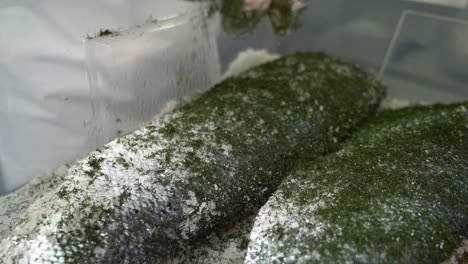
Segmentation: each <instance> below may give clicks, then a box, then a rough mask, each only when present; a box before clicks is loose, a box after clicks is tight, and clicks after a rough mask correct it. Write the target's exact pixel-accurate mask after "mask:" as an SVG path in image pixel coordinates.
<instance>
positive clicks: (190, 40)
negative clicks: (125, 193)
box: [85, 11, 220, 146]
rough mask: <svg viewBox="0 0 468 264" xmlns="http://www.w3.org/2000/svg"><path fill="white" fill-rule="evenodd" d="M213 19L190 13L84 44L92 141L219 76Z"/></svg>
mask: <svg viewBox="0 0 468 264" xmlns="http://www.w3.org/2000/svg"><path fill="white" fill-rule="evenodd" d="M217 21H218V19H216V17H212V18H211V19H206V16H205V14H204V13H203V12H199V11H196V12H189V13H186V14H183V15H178V16H175V17H173V18H167V19H163V20H157V21H155V22H150V23H147V24H146V25H143V26H138V27H135V28H133V29H130V30H126V31H120V32H118V33H114V34H111V35H109V36H103V37H98V38H94V39H91V40H88V41H87V42H86V44H85V45H86V49H87V56H88V73H89V79H90V88H91V98H92V105H93V114H94V118H93V120H94V121H95V123H94V125H93V128H94V129H95V131H93V132H94V135H92V136H91V137H92V138H95V140H96V145H98V146H100V145H103V144H105V143H107V142H109V141H111V140H113V139H114V138H116V137H118V136H121V135H123V134H127V133H130V132H132V131H134V130H135V129H137V128H138V127H139V126H141V125H142V124H143V123H144V122H147V121H149V120H151V119H152V118H153V117H154V115H155V114H158V113H161V112H162V111H163V110H164V109H165V108H169V107H171V105H173V104H174V102H176V101H178V100H180V99H182V98H183V97H190V96H191V95H194V94H196V93H198V92H200V91H202V90H204V89H208V88H209V87H211V86H212V85H213V84H214V83H215V82H216V81H218V80H219V78H220V67H219V58H218V53H217V43H216V32H217Z"/></svg>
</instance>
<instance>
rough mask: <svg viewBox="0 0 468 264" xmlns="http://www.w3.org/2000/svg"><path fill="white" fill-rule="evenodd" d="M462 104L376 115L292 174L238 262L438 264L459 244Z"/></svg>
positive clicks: (464, 154)
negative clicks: (340, 143) (343, 141)
mask: <svg viewBox="0 0 468 264" xmlns="http://www.w3.org/2000/svg"><path fill="white" fill-rule="evenodd" d="M467 108H468V103H461V104H454V105H435V106H423V107H421V106H419V107H413V108H407V109H402V110H396V111H386V112H383V113H381V114H380V116H379V117H377V118H375V119H373V120H372V121H371V122H369V123H367V124H366V125H365V127H363V128H362V129H360V130H358V131H357V132H356V133H355V134H353V136H352V137H351V139H350V140H349V141H348V142H347V144H346V145H345V146H344V147H343V148H342V149H341V150H340V151H338V152H336V153H334V154H331V155H328V156H325V157H323V158H321V159H320V160H316V161H310V162H305V163H304V164H301V165H298V167H297V168H296V169H295V170H294V172H293V173H292V174H291V175H290V176H288V177H287V178H286V180H285V181H284V182H283V183H282V184H281V186H280V187H279V188H278V190H277V192H275V194H274V195H273V196H272V197H271V198H270V200H269V201H268V202H267V204H266V205H265V206H263V207H262V209H261V210H260V213H259V216H258V217H257V219H256V223H255V224H254V228H253V231H252V233H251V239H252V241H251V242H250V245H249V249H248V257H247V259H248V260H247V263H441V262H442V261H444V260H446V259H448V258H449V257H450V255H451V253H452V252H453V250H454V249H455V248H457V247H458V245H459V244H460V242H461V241H462V240H463V238H465V239H466V238H467V237H468V229H467V226H468V222H467V219H468V215H467V213H468V188H467V186H468V162H467V161H468V112H467Z"/></svg>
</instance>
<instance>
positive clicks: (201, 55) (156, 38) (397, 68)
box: [0, 0, 468, 195]
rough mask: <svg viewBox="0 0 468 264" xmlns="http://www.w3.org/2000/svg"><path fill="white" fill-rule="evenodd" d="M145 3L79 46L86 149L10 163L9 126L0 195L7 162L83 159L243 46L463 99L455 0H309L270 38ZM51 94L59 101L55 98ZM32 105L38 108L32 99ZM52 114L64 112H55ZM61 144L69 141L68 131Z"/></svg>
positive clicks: (2, 68)
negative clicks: (319, 55)
mask: <svg viewBox="0 0 468 264" xmlns="http://www.w3.org/2000/svg"><path fill="white" fill-rule="evenodd" d="M129 3H130V2H129ZM203 4H205V3H203ZM149 6H153V7H152V8H150V7H149ZM154 6H155V4H154V3H151V1H143V2H138V3H137V2H131V3H130V4H128V6H127V8H128V10H132V12H134V13H135V14H137V15H135V16H132V17H131V18H129V21H130V22H125V23H122V24H121V25H120V26H119V27H118V28H117V29H118V34H115V35H114V34H111V35H110V36H102V37H99V38H93V39H90V40H86V41H84V42H83V45H82V48H83V49H84V50H85V58H84V61H85V63H84V65H83V67H84V68H85V69H86V70H85V71H86V72H85V78H86V84H85V85H86V89H89V97H86V98H80V100H85V101H86V102H88V103H89V108H88V110H86V111H89V113H90V114H89V116H90V118H89V120H88V119H87V120H83V118H81V115H79V113H77V115H76V117H73V116H72V115H68V116H67V118H68V119H67V122H69V123H76V122H81V123H83V122H84V121H86V122H88V123H87V126H86V127H85V128H82V130H80V131H82V132H80V133H81V134H80V136H82V134H83V133H85V134H86V135H85V136H84V138H81V139H80V140H82V141H87V143H83V144H84V145H86V147H83V148H76V149H73V147H75V146H76V144H75V145H73V144H69V145H67V144H65V143H62V144H61V145H59V147H61V148H63V149H64V152H63V153H56V154H54V155H55V156H53V157H49V160H47V162H42V161H41V159H45V158H44V157H43V156H41V155H39V154H38V152H37V151H36V152H34V151H31V152H25V151H24V150H23V151H22V152H18V155H16V156H15V157H19V158H18V159H17V160H11V158H10V157H13V155H9V153H11V152H15V150H16V149H15V144H13V143H12V142H21V141H26V142H28V141H29V140H30V137H31V135H32V134H33V133H31V132H27V131H26V132H25V131H24V129H27V128H29V129H31V127H33V126H18V125H17V124H18V122H15V123H14V125H13V126H12V127H10V128H9V131H10V132H11V133H9V134H8V136H9V137H12V135H14V137H15V138H14V139H11V138H6V137H4V135H5V133H3V135H0V150H1V149H2V148H3V149H4V151H3V154H2V152H1V151H0V195H1V194H2V193H3V194H5V193H6V192H8V191H11V190H12V189H13V188H8V189H7V188H4V187H3V188H2V184H3V186H5V182H6V179H7V180H9V179H12V178H14V177H17V176H18V175H19V174H18V175H16V174H14V173H11V171H12V170H6V169H5V168H10V167H12V165H11V164H12V163H15V162H16V163H18V160H20V161H21V162H23V163H28V161H31V164H35V166H33V167H31V169H29V170H27V172H24V173H23V172H22V173H23V174H21V175H20V176H21V177H24V178H25V179H30V178H31V177H33V176H34V175H41V174H44V172H45V171H50V170H53V169H54V168H55V167H56V166H58V165H59V164H63V163H65V162H68V161H71V160H73V159H74V158H76V157H79V156H82V155H84V154H85V153H86V152H87V151H90V150H91V149H92V147H96V146H100V145H103V144H105V143H106V142H109V141H110V140H112V139H114V138H116V137H118V136H120V135H123V134H126V133H129V132H131V131H132V130H134V129H136V128H137V127H138V126H140V125H141V124H143V123H144V122H146V121H148V120H150V119H151V118H152V117H153V116H154V115H157V114H159V113H160V112H161V111H162V110H163V109H165V108H166V107H167V106H168V105H170V102H172V101H174V100H180V99H181V98H182V97H184V96H190V95H193V94H194V93H196V92H198V91H201V90H204V89H208V88H209V87H210V86H212V85H213V83H215V82H216V81H219V80H220V77H221V76H222V75H223V73H224V72H225V71H226V69H227V67H228V65H229V64H230V63H231V62H232V61H233V60H234V59H235V58H236V57H237V55H238V53H239V52H241V51H244V50H246V49H262V50H268V51H270V52H272V53H277V54H289V53H292V52H296V51H324V52H327V53H330V54H332V55H335V56H338V57H341V58H343V59H346V60H349V61H352V62H355V63H357V64H359V65H361V66H363V67H365V68H366V69H368V70H369V71H371V72H374V73H375V74H376V75H378V76H379V77H380V78H381V79H382V81H383V82H384V83H385V84H386V85H387V86H388V95H389V97H394V98H398V99H403V100H409V101H418V102H428V103H429V102H454V101H461V100H466V99H468V9H467V1H464V0H445V1H444V0H411V1H409V0H353V1H349V0H309V1H307V8H306V9H305V10H304V11H303V12H302V14H301V15H300V23H301V26H300V27H299V28H298V29H297V30H296V31H294V32H292V33H290V34H285V35H278V34H275V32H274V30H273V28H272V26H271V22H270V21H269V19H268V18H267V17H264V18H263V19H262V20H261V21H260V22H259V23H258V25H257V27H256V28H255V29H254V30H253V31H252V32H250V33H246V34H242V35H236V34H232V32H229V31H227V30H225V28H223V27H222V24H223V23H222V21H221V20H222V19H220V18H219V17H217V16H216V15H214V16H205V15H206V14H202V13H203V12H201V13H200V12H198V13H196V12H195V13H194V12H193V10H192V12H182V13H168V16H174V15H175V16H174V17H173V18H169V19H168V20H165V21H156V23H155V21H154V19H155V18H156V17H157V16H153V15H152V14H153V13H152V12H151V11H150V10H157V8H155V7H154ZM1 8H2V6H1V5H0V10H1ZM196 10H199V11H200V10H205V11H206V9H203V8H202V9H196ZM0 14H1V13H0ZM159 15H160V14H159ZM148 17H149V18H151V19H148ZM1 19H2V18H0V22H1ZM105 28H106V25H103V26H102V29H105ZM112 29H115V28H112ZM0 34H1V33H0ZM10 48H11V47H10ZM0 55H3V54H2V53H0ZM1 57H2V56H0V58H1ZM35 67H41V64H38V65H35ZM34 69H35V68H30V69H28V70H30V71H33V70H34ZM8 72H9V66H8V65H7V64H2V63H1V62H0V76H3V75H5V76H6V75H7V74H8ZM64 78H66V76H64ZM4 79H5V80H9V78H6V77H5V78H4ZM5 83H6V86H8V85H9V84H8V81H6V82H5ZM5 83H4V85H5ZM82 85H84V84H82ZM10 87H11V86H10ZM6 91H8V87H7V88H6V89H5V88H1V87H0V96H1V97H0V103H1V105H0V122H1V123H2V124H6V125H7V126H8V125H9V124H13V123H11V122H10V123H9V121H8V120H10V121H11V116H12V115H11V111H16V110H15V107H18V106H17V100H16V101H12V100H11V98H12V97H11V96H10V95H9V94H8V93H7V92H6ZM63 94H66V91H64V93H63ZM57 96H58V97H60V98H62V99H63V100H64V99H65V98H67V97H64V96H63V95H62V94H60V93H58V95H57ZM75 99H76V98H75ZM71 100H73V99H71ZM76 100H78V99H76ZM35 102H36V103H37V104H38V105H39V106H40V105H41V104H45V101H41V100H40V99H38V100H36V101H35ZM60 107H63V108H64V109H65V108H66V107H68V105H67V104H63V105H60V106H58V107H57V108H54V111H56V112H58V111H59V110H60ZM57 109H59V110H57ZM78 110H79V109H77V111H78ZM80 111H84V110H83V109H81V110H80ZM36 117H37V116H34V115H32V116H30V117H28V118H30V119H24V120H21V122H24V123H25V124H29V123H28V122H32V123H33V124H34V123H37V124H39V122H41V119H40V118H39V117H37V118H36ZM31 118H32V119H33V120H31ZM41 124H42V125H43V126H46V125H47V124H50V125H51V126H52V127H56V125H57V124H56V123H53V122H52V123H44V122H42V123H41ZM44 124H46V125H44ZM16 130H17V133H13V132H14V131H16ZM12 131H13V132H12ZM0 133H2V132H0ZM70 137H71V139H73V134H71V136H70ZM41 140H42V141H43V142H41V145H38V146H36V147H39V148H40V149H41V152H42V153H45V154H46V155H45V156H48V155H47V152H48V151H49V150H48V149H46V148H44V146H47V144H51V145H53V144H54V140H56V139H54V138H53V137H49V138H41ZM2 142H3V143H2ZM61 142H67V141H66V140H62V141H61ZM53 149H54V150H55V151H56V150H57V149H58V147H56V148H53ZM27 153H29V155H26V154H27ZM51 160H52V161H54V162H51ZM41 164H42V165H41ZM2 168H3V169H2ZM2 170H3V172H4V173H3V174H2V173H1V171H2ZM6 171H8V173H5V172H6ZM2 181H3V182H2ZM19 182H21V183H24V182H26V180H23V181H18V184H16V187H17V186H19ZM2 190H3V191H2Z"/></svg>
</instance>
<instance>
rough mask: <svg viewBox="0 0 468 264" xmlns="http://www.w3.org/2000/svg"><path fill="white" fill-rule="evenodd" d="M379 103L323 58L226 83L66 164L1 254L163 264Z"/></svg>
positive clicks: (360, 77)
mask: <svg viewBox="0 0 468 264" xmlns="http://www.w3.org/2000/svg"><path fill="white" fill-rule="evenodd" d="M383 96H384V88H383V87H382V85H380V84H379V83H378V82H377V81H376V80H375V79H374V78H373V77H372V76H370V75H369V74H367V73H366V72H364V71H362V70H361V69H360V68H358V67H357V66H354V65H351V64H348V63H345V62H343V61H341V60H338V59H335V58H331V57H329V56H327V55H325V54H321V53H297V54H293V55H290V56H286V57H284V58H281V59H279V60H276V61H273V62H270V63H267V64H264V65H262V66H259V67H256V68H254V69H252V70H249V71H247V72H245V73H243V74H242V75H240V76H237V77H233V78H230V79H228V80H225V81H224V82H222V83H220V84H218V85H216V86H215V87H214V88H213V89H211V90H210V91H208V92H206V93H204V94H202V95H200V96H199V97H198V98H196V99H195V100H193V101H192V102H191V103H188V104H186V105H184V106H181V107H180V108H178V109H177V110H175V111H173V112H171V113H168V114H164V115H162V116H160V117H159V118H158V119H156V120H154V121H152V122H150V123H149V124H147V125H145V126H143V127H142V128H140V129H138V130H137V131H135V132H133V133H131V134H129V135H126V136H124V137H121V138H119V139H117V140H115V141H113V142H111V143H109V144H108V145H106V146H105V147H103V148H101V149H100V150H99V151H96V152H93V153H91V154H90V155H89V156H88V157H86V158H84V159H83V160H81V161H78V162H76V163H75V164H73V165H72V166H71V167H70V168H69V169H68V170H67V172H66V173H65V176H63V178H61V180H60V183H59V184H57V186H56V187H55V188H54V189H52V190H49V191H47V193H44V194H43V195H42V196H41V197H40V198H38V199H37V200H36V201H35V202H34V203H33V205H31V207H29V208H28V209H27V210H25V213H24V216H23V218H24V219H26V220H24V221H22V222H18V224H17V225H16V226H15V227H14V228H13V229H14V231H12V232H10V234H9V235H8V236H6V237H2V238H0V239H1V240H0V258H1V259H6V260H7V262H8V261H13V262H43V261H44V262H47V261H51V262H55V261H57V260H60V261H62V262H65V263H116V262H119V263H120V262H122V263H128V262H134V263H158V262H159V261H160V260H161V256H165V255H171V254H174V253H175V252H176V251H177V250H179V249H183V248H184V247H186V245H189V244H190V243H192V242H193V241H194V240H197V239H199V238H200V237H204V236H205V235H207V234H208V233H209V232H211V231H212V230H214V229H215V228H218V227H222V226H223V225H225V224H226V223H228V222H233V221H236V219H239V218H241V217H243V215H245V214H246V213H247V212H250V211H251V209H254V208H258V207H259V206H261V205H262V204H263V203H264V202H266V200H267V199H268V197H269V196H270V195H271V194H272V193H273V192H274V191H275V189H276V188H277V186H278V185H279V184H280V183H281V181H282V180H283V178H284V177H285V176H286V175H287V173H289V171H290V169H291V168H292V166H293V164H294V163H295V162H296V161H297V160H298V159H300V158H304V157H307V158H316V157H319V156H320V155H322V154H324V153H327V152H329V151H332V150H334V149H335V148H336V147H337V146H338V143H339V142H340V141H341V140H342V139H344V138H345V137H346V136H348V134H349V133H350V131H351V130H352V129H353V128H355V127H356V126H357V125H358V124H359V123H360V122H361V121H363V120H364V119H366V118H367V117H368V116H369V115H371V114H372V113H373V112H374V110H375V109H376V107H377V106H378V104H379V102H380V100H381V98H382V97H383ZM38 213H41V214H44V216H45V218H40V219H38V217H35V215H36V214H38Z"/></svg>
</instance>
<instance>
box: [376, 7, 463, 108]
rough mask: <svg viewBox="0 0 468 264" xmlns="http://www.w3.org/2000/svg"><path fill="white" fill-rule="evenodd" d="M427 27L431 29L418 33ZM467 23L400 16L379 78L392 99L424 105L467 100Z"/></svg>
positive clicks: (415, 14)
mask: <svg viewBox="0 0 468 264" xmlns="http://www.w3.org/2000/svg"><path fill="white" fill-rule="evenodd" d="M421 28H430V30H421ZM467 47H468V20H463V19H458V18H453V17H447V16H441V15H438V14H431V13H427V12H420V11H412V10H406V11H404V12H403V13H402V16H401V18H400V21H399V23H398V26H397V28H396V30H395V34H394V36H393V39H392V41H391V43H390V45H389V48H388V51H387V54H386V56H385V59H384V62H383V64H382V67H381V70H380V73H379V76H380V78H383V79H384V81H385V82H386V84H388V85H389V86H390V87H392V89H390V91H389V95H390V96H391V97H397V98H405V99H409V100H412V101H424V102H454V101H459V100H463V98H468V89H466V86H467V85H468V77H467V76H468V48H467Z"/></svg>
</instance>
